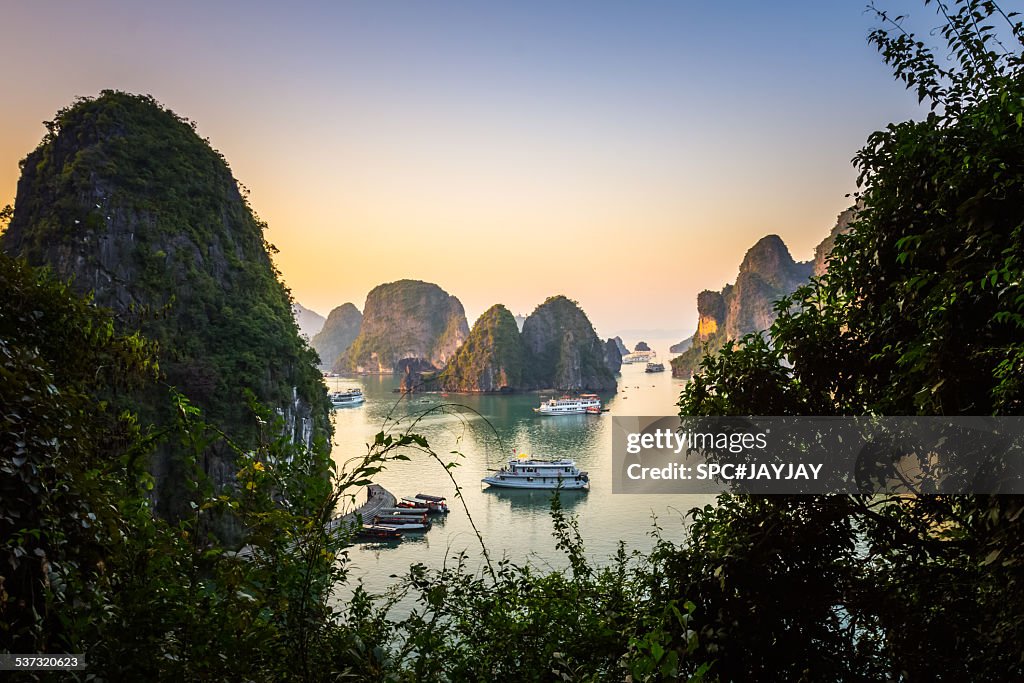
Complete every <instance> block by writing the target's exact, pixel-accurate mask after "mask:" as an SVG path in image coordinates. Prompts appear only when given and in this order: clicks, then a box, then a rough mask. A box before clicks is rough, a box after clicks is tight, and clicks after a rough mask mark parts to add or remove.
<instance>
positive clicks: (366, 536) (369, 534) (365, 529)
mask: <svg viewBox="0 0 1024 683" xmlns="http://www.w3.org/2000/svg"><path fill="white" fill-rule="evenodd" d="M356 538H358V539H359V540H361V541H401V540H402V532H401V531H399V530H398V529H396V528H394V527H391V526H383V525H377V524H364V525H363V526H362V528H360V529H359V531H357V532H356Z"/></svg>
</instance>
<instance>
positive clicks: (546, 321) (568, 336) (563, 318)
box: [523, 296, 617, 391]
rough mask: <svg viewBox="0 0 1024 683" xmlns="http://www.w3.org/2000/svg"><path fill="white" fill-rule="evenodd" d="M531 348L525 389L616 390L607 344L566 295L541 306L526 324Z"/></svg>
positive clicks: (527, 347) (528, 351)
mask: <svg viewBox="0 0 1024 683" xmlns="http://www.w3.org/2000/svg"><path fill="white" fill-rule="evenodd" d="M523 342H524V343H525V345H526V351H527V358H528V359H527V369H526V373H525V377H524V385H525V386H524V388H527V389H557V390H559V391H615V390H616V388H617V385H616V382H615V377H614V375H613V374H612V371H611V370H609V369H608V366H607V364H606V363H605V356H604V351H605V349H604V344H602V343H601V340H600V339H598V338H597V334H596V333H595V332H594V327H593V325H591V324H590V320H589V319H588V318H587V316H586V314H585V313H584V312H583V311H582V310H581V309H580V307H579V306H578V305H577V304H576V303H574V302H573V301H570V300H569V299H567V298H566V297H564V296H553V297H551V298H549V299H548V300H547V301H545V302H544V303H543V304H541V305H540V306H538V307H537V308H536V310H534V312H533V313H531V314H530V316H529V317H528V318H527V319H526V322H525V323H524V324H523Z"/></svg>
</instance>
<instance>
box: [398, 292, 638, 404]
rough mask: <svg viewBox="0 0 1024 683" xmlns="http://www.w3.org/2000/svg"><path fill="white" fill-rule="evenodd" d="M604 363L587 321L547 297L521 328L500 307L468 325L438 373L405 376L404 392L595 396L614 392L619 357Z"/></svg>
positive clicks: (561, 300) (567, 304)
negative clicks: (464, 338) (545, 392)
mask: <svg viewBox="0 0 1024 683" xmlns="http://www.w3.org/2000/svg"><path fill="white" fill-rule="evenodd" d="M615 350H616V354H614V360H612V359H609V358H608V350H607V346H606V343H604V342H602V341H601V340H600V339H598V337H597V334H596V333H595V332H594V327H593V325H591V323H590V320H589V319H588V318H587V315H586V314H585V313H584V312H583V310H582V309H581V308H580V307H579V305H578V304H576V302H574V301H571V300H569V299H568V298H566V297H564V296H553V297H550V298H549V299H548V300H547V301H545V302H544V303H543V304H541V305H540V306H538V307H537V308H536V310H534V312H533V313H531V314H530V316H529V317H527V318H526V319H525V321H524V322H523V328H522V332H520V331H519V326H518V325H517V324H516V318H515V316H513V315H512V313H511V312H510V311H509V310H508V309H507V308H505V306H502V305H501V304H496V305H494V306H492V307H491V308H489V309H488V310H487V311H486V312H485V313H484V314H483V315H481V316H480V318H479V319H478V320H477V321H476V323H475V324H474V325H473V330H472V331H471V332H470V334H469V339H468V340H467V341H466V343H465V344H463V345H462V346H461V347H460V348H459V349H458V351H457V352H456V354H455V356H454V358H453V359H452V360H451V361H450V362H449V363H448V365H447V366H446V367H445V368H444V369H443V370H441V371H439V372H431V371H426V372H419V373H410V374H409V375H408V376H407V377H406V378H404V380H403V383H402V387H403V389H405V390H408V391H432V390H433V391H436V390H442V391H453V392H467V393H470V392H471V393H491V392H514V391H532V390H540V389H555V390H558V391H601V392H613V391H615V390H616V389H617V383H616V381H615V369H617V368H613V367H610V366H611V365H612V363H613V362H615V361H619V360H620V357H619V356H618V354H617V349H615Z"/></svg>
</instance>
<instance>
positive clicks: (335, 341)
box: [309, 303, 363, 370]
mask: <svg viewBox="0 0 1024 683" xmlns="http://www.w3.org/2000/svg"><path fill="white" fill-rule="evenodd" d="M362 326H363V314H362V313H360V312H359V309H358V308H356V307H355V304H351V303H345V304H342V305H341V306H338V307H337V308H335V309H334V310H333V311H331V312H330V314H329V315H328V316H327V320H326V322H324V324H323V327H322V328H321V329H320V331H319V332H317V333H316V334H315V335H313V337H312V338H311V339H310V340H309V345H310V346H312V347H313V350H314V351H316V353H317V355H318V356H320V367H321V368H322V369H323V370H330V369H331V367H332V366H333V365H334V363H335V362H336V361H337V360H338V359H339V358H341V354H343V353H345V352H346V351H348V347H350V346H352V342H354V341H355V340H356V337H358V336H359V330H360V329H362Z"/></svg>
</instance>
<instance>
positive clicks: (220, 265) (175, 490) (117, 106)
mask: <svg viewBox="0 0 1024 683" xmlns="http://www.w3.org/2000/svg"><path fill="white" fill-rule="evenodd" d="M46 125H47V131H48V132H47V134H46V136H45V137H44V138H43V140H42V142H41V143H40V145H39V146H38V147H37V148H36V149H35V150H34V151H33V152H32V153H31V154H29V155H28V156H27V157H26V158H25V159H24V160H23V161H22V163H21V169H22V175H21V179H20V180H19V182H18V192H17V199H16V203H15V207H14V215H13V218H12V220H11V223H10V226H9V227H8V229H7V230H6V231H5V233H4V234H3V235H2V240H0V247H2V248H3V249H4V250H5V251H7V252H8V253H10V254H12V255H16V256H21V257H24V258H25V259H26V260H27V261H28V262H29V263H31V264H34V265H48V266H49V267H51V268H52V269H53V270H54V272H55V273H56V274H57V275H58V276H60V277H61V278H71V279H72V286H73V287H74V288H75V290H76V291H78V292H79V293H93V295H94V296H95V299H96V302H97V303H98V304H100V305H103V306H107V307H110V308H111V309H113V311H114V314H115V316H116V317H117V320H118V321H119V325H120V326H121V328H122V329H128V330H132V329H136V328H138V329H140V330H141V331H142V333H143V334H144V335H145V336H147V337H148V338H150V339H153V340H154V341H155V342H156V343H157V344H158V347H159V352H158V353H159V362H160V368H161V370H162V372H163V373H164V376H165V382H166V384H167V385H170V386H172V387H175V388H177V389H178V390H180V391H181V392H182V393H184V394H185V395H186V396H187V397H188V398H189V399H190V400H191V401H192V402H193V403H194V404H195V405H197V406H198V407H200V408H201V409H202V410H203V411H204V413H205V414H206V415H207V416H208V417H209V419H211V420H212V421H214V422H215V423H216V424H218V425H219V426H220V428H222V429H223V430H224V431H225V432H226V433H227V434H228V435H230V436H231V438H232V439H234V440H235V441H236V442H237V443H238V444H240V445H242V446H243V447H253V446H255V445H256V443H257V441H258V439H259V438H260V437H261V429H260V425H259V422H258V421H257V419H256V417H255V416H254V414H253V411H252V409H251V407H250V401H251V399H255V400H256V401H257V402H259V403H261V404H263V405H265V406H267V407H269V408H270V409H274V410H279V411H281V413H282V414H283V415H284V417H285V429H286V430H287V431H288V434H289V435H290V436H291V437H292V438H294V439H296V440H299V441H303V442H306V443H311V442H312V441H313V440H316V439H320V440H323V441H325V442H326V439H327V437H328V435H329V433H330V424H329V422H328V411H329V405H328V403H327V399H326V392H325V390H324V387H323V385H322V382H321V381H320V377H319V373H318V372H317V371H316V369H315V367H314V354H313V353H312V351H311V350H310V349H309V348H308V347H307V346H306V345H305V343H304V342H303V341H302V340H301V339H300V338H299V336H298V330H297V328H296V325H295V322H294V320H293V317H292V311H291V302H290V297H289V293H288V291H287V290H286V289H285V288H284V286H283V285H282V284H281V282H280V281H279V280H278V277H277V276H278V273H277V271H276V269H275V267H274V265H273V263H272V261H271V259H270V255H269V254H270V252H272V251H273V247H272V246H271V245H269V244H268V243H267V242H266V241H265V240H264V237H263V231H264V228H265V227H266V226H265V225H264V224H263V223H262V222H260V221H259V220H258V219H257V218H256V217H255V216H254V215H253V213H252V211H251V209H250V208H249V205H248V203H247V201H246V200H245V198H244V197H243V196H242V194H241V193H240V192H239V189H238V184H237V183H236V181H235V179H234V178H233V177H232V175H231V171H230V169H229V168H228V165H227V163H226V161H225V160H224V158H223V157H222V156H221V155H220V154H219V153H218V152H216V151H215V150H214V149H213V148H212V147H211V146H210V145H209V143H208V142H207V141H205V140H203V139H201V138H200V137H199V136H198V135H197V134H196V132H195V129H194V125H193V124H192V123H190V122H189V121H187V120H185V119H182V118H181V117H179V116H177V115H176V114H174V113H173V112H171V111H170V110H168V109H166V108H164V107H162V106H161V105H160V104H158V103H157V102H156V101H155V100H153V99H152V98H151V97H147V96H139V95H130V94H126V93H121V92H112V91H104V92H103V93H102V94H101V95H100V96H99V97H97V98H94V99H88V98H83V99H79V100H78V101H76V102H75V103H74V104H73V105H71V106H69V107H67V108H65V109H62V110H61V111H59V112H58V113H57V115H56V117H55V118H54V119H53V121H50V122H48V123H47V124H46ZM148 391H149V393H150V395H149V397H148V398H146V399H144V400H142V401H141V403H140V405H139V412H140V416H141V418H142V419H143V420H144V421H152V422H154V423H156V424H161V425H166V424H170V423H172V422H173V421H174V419H175V416H174V413H173V411H172V409H171V408H170V407H169V402H168V401H166V390H159V389H155V388H151V389H150V390H148ZM213 456H214V457H213V458H212V459H211V460H210V462H209V463H208V465H209V473H210V474H211V476H213V477H214V478H215V479H216V480H218V482H219V483H228V482H233V481H234V468H233V467H232V465H231V462H230V461H231V459H232V458H233V456H232V455H231V454H230V453H228V452H226V451H224V450H223V449H216V448H215V449H214V451H213ZM326 457H327V451H326V449H325V450H324V462H323V463H321V466H322V467H326ZM153 466H154V473H155V474H156V475H157V480H158V497H157V499H158V501H159V503H160V505H161V508H162V509H164V510H165V511H167V512H173V513H174V514H176V515H180V514H187V513H188V511H187V510H185V509H183V508H181V506H180V503H179V499H181V497H182V495H183V494H184V490H183V488H182V485H183V484H184V483H185V482H184V481H183V477H184V476H185V472H184V470H183V469H182V467H181V463H180V462H179V461H178V460H177V459H176V458H175V457H174V456H173V454H171V453H170V452H168V451H166V450H164V451H162V452H161V454H160V456H159V457H158V458H157V459H156V460H155V461H154V465H153Z"/></svg>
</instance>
